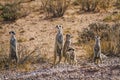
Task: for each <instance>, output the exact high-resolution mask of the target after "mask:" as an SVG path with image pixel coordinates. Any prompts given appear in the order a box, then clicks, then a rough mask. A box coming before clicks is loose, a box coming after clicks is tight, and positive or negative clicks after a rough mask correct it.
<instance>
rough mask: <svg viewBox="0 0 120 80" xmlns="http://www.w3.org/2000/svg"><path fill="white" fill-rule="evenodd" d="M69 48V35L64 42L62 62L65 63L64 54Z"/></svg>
mask: <svg viewBox="0 0 120 80" xmlns="http://www.w3.org/2000/svg"><path fill="white" fill-rule="evenodd" d="M70 46H71V35H70V34H66V40H65V43H64V47H63V53H62V54H63V57H64V58H65V60H64V62H66V61H67V55H66V52H67V50H68V49H69V48H70Z"/></svg>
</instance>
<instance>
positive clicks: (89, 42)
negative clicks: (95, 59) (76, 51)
mask: <svg viewBox="0 0 120 80" xmlns="http://www.w3.org/2000/svg"><path fill="white" fill-rule="evenodd" d="M96 35H99V36H100V37H101V48H102V53H104V54H106V55H116V56H120V54H119V53H120V23H118V24H114V25H112V26H110V25H108V24H105V23H92V24H90V25H89V26H88V28H85V29H84V30H83V31H82V32H79V44H81V45H82V46H83V48H84V49H85V50H86V51H87V53H88V57H89V58H91V57H92V56H93V46H94V39H95V38H94V37H95V36H96Z"/></svg>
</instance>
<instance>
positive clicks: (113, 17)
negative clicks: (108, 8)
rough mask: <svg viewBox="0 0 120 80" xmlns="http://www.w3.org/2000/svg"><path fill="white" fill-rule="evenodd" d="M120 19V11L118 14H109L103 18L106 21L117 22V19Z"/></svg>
mask: <svg viewBox="0 0 120 80" xmlns="http://www.w3.org/2000/svg"><path fill="white" fill-rule="evenodd" d="M119 20H120V13H117V14H114V15H113V14H112V15H108V16H106V17H105V18H104V19H103V21H105V22H112V21H113V22H117V21H119Z"/></svg>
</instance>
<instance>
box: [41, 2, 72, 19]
mask: <svg viewBox="0 0 120 80" xmlns="http://www.w3.org/2000/svg"><path fill="white" fill-rule="evenodd" d="M70 1H71V0H68V1H67V0H41V3H42V9H43V10H44V11H45V12H46V13H47V16H52V17H61V16H63V15H64V13H65V11H66V10H67V8H68V6H69V4H70Z"/></svg>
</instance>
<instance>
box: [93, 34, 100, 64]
mask: <svg viewBox="0 0 120 80" xmlns="http://www.w3.org/2000/svg"><path fill="white" fill-rule="evenodd" d="M93 60H94V63H96V61H97V64H98V60H99V61H100V62H102V59H101V45H100V37H98V36H96V37H95V45H94V58H93Z"/></svg>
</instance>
